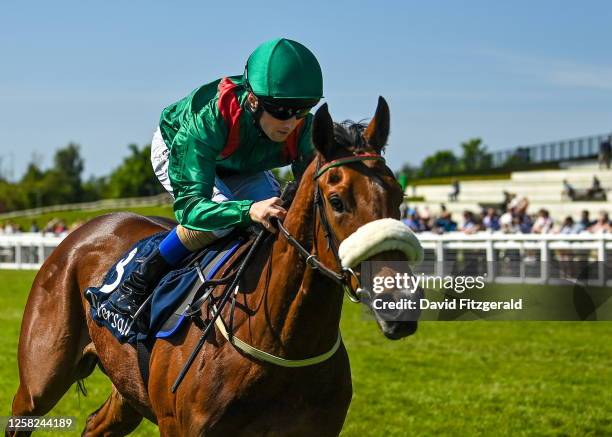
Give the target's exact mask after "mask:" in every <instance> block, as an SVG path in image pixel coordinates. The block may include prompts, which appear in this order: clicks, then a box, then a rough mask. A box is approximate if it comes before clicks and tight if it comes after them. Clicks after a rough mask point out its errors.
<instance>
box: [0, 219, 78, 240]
mask: <svg viewBox="0 0 612 437" xmlns="http://www.w3.org/2000/svg"><path fill="white" fill-rule="evenodd" d="M80 225H81V222H75V223H73V224H72V225H70V226H67V225H66V223H65V222H64V221H63V220H61V219H58V218H53V219H51V220H49V221H48V222H47V224H46V225H45V226H44V227H43V228H42V229H41V228H40V227H39V226H38V224H37V223H36V222H35V221H32V222H31V223H30V225H29V226H28V227H27V228H24V226H22V225H20V224H17V223H13V222H11V221H10V220H9V221H6V222H4V223H2V226H1V227H0V235H14V234H20V233H23V232H32V233H39V232H40V233H43V234H53V235H56V236H63V235H66V234H68V233H69V232H70V231H72V230H73V229H75V228H77V227H78V226H80Z"/></svg>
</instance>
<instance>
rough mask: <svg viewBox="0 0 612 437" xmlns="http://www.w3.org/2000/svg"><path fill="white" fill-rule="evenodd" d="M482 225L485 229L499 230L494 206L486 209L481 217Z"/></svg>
mask: <svg viewBox="0 0 612 437" xmlns="http://www.w3.org/2000/svg"><path fill="white" fill-rule="evenodd" d="M482 225H483V226H484V228H485V229H487V230H490V231H499V229H500V224H499V217H498V216H497V214H496V213H495V209H494V208H488V209H487V214H486V215H485V216H484V217H483V219H482Z"/></svg>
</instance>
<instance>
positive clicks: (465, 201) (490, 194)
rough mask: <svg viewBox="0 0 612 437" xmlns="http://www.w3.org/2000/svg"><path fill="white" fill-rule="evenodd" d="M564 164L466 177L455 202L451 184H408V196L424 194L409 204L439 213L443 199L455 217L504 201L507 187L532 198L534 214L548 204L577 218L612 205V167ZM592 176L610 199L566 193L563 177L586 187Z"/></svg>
mask: <svg viewBox="0 0 612 437" xmlns="http://www.w3.org/2000/svg"><path fill="white" fill-rule="evenodd" d="M562 167H563V168H562V169H559V170H533V171H515V172H512V173H511V175H510V178H509V179H502V180H474V181H463V182H461V191H460V194H459V196H458V201H456V202H449V193H451V191H452V187H451V185H418V186H416V187H410V186H409V187H408V188H407V189H406V196H411V197H414V196H418V197H422V198H423V200H422V201H411V202H409V204H410V206H411V207H416V208H417V209H419V210H420V209H421V208H423V207H429V209H430V211H431V212H432V213H434V214H437V213H439V211H440V204H441V203H444V204H445V205H446V207H447V209H448V211H450V212H451V213H452V214H453V215H454V217H455V220H457V219H459V218H460V215H461V213H463V211H465V210H470V211H473V212H475V213H479V212H480V210H481V207H482V206H483V205H491V204H501V203H502V202H503V200H504V194H503V192H504V191H507V192H509V193H512V194H515V195H517V196H525V197H526V198H527V199H528V200H529V202H530V203H529V208H528V210H527V212H528V213H529V214H535V213H537V211H538V210H539V209H540V208H545V209H547V210H549V212H550V214H551V216H552V217H553V218H554V219H555V220H556V221H560V220H563V218H565V217H566V216H568V215H570V216H572V217H573V218H574V219H577V218H578V217H579V216H580V212H581V211H582V210H585V209H586V210H588V211H589V212H590V213H591V214H592V216H595V215H596V214H597V213H598V212H599V211H600V210H611V209H612V208H610V206H612V203H611V202H610V200H611V199H612V170H606V169H603V170H600V169H599V167H598V163H597V161H595V160H587V161H574V162H572V161H569V162H565V163H562ZM593 176H597V178H598V179H599V180H600V182H601V186H602V188H603V190H604V191H605V192H606V194H607V199H608V201H572V200H569V199H567V198H566V196H564V194H563V180H564V179H566V180H567V181H568V182H569V183H570V184H571V185H572V186H573V188H575V189H576V190H587V189H588V188H590V187H591V184H592V182H593ZM610 212H612V211H610Z"/></svg>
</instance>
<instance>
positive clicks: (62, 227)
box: [53, 220, 68, 235]
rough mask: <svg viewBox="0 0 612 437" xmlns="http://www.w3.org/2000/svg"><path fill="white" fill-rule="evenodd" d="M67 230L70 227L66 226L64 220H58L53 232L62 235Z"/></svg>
mask: <svg viewBox="0 0 612 437" xmlns="http://www.w3.org/2000/svg"><path fill="white" fill-rule="evenodd" d="M67 230H68V228H67V227H66V224H65V223H64V222H63V220H58V221H57V223H56V224H55V226H54V227H53V233H54V234H55V235H61V234H63V233H64V232H66V231H67Z"/></svg>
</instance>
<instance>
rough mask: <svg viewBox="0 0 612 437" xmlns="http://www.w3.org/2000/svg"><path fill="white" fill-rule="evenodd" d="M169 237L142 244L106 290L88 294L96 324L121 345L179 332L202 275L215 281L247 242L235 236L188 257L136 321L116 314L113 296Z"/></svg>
mask: <svg viewBox="0 0 612 437" xmlns="http://www.w3.org/2000/svg"><path fill="white" fill-rule="evenodd" d="M166 235H168V232H161V233H158V234H154V235H152V236H150V237H147V238H145V239H143V240H140V241H139V242H138V243H136V244H135V245H134V246H133V247H132V248H131V249H130V250H129V251H128V252H127V253H126V254H125V255H123V257H122V258H121V259H120V260H119V261H118V262H117V263H115V265H113V267H112V268H111V269H110V270H109V272H108V273H107V274H106V276H105V277H104V281H103V285H102V286H100V287H90V288H88V289H87V290H85V298H86V299H87V301H88V302H89V304H90V307H91V316H92V318H93V319H94V321H95V322H96V323H97V324H98V325H101V326H105V327H106V328H108V330H109V331H111V332H112V334H113V335H114V336H115V337H116V338H117V339H118V340H119V341H120V342H121V343H126V342H127V343H132V344H134V343H136V342H137V340H138V341H144V340H145V339H147V338H150V337H151V336H153V335H155V336H156V337H158V338H162V337H170V336H172V335H173V334H174V333H176V332H178V330H179V328H180V327H181V326H182V325H183V322H184V321H185V319H186V317H185V316H183V315H182V314H183V312H184V311H185V309H186V307H187V305H188V304H189V303H191V302H192V301H193V300H194V298H195V297H197V296H196V293H197V292H198V291H200V288H201V287H200V286H199V285H200V284H201V279H200V274H202V275H203V276H204V278H205V279H211V278H212V277H213V276H214V275H215V274H216V273H217V272H218V271H219V270H220V269H221V268H222V267H223V265H224V264H225V262H226V261H227V260H228V259H229V258H230V257H231V256H232V255H233V254H234V253H236V251H237V250H238V249H239V248H240V246H241V245H242V244H243V243H244V242H245V241H246V240H247V238H246V236H243V235H237V234H235V233H232V234H230V235H228V236H226V237H224V238H221V239H219V240H218V241H216V242H215V243H213V244H212V245H210V246H209V247H207V248H205V249H203V252H204V253H202V251H201V252H199V253H196V254H194V255H193V256H190V257H188V259H187V260H185V261H184V262H183V264H181V265H180V266H178V267H177V268H176V269H174V270H172V271H170V272H169V273H167V274H166V275H165V276H164V277H163V278H162V279H161V280H160V281H159V283H158V284H157V286H156V287H155V289H154V290H153V295H152V298H151V299H149V300H148V301H147V303H146V304H145V306H144V308H142V309H141V310H140V311H141V313H140V315H139V316H138V317H137V319H136V321H134V320H133V319H131V318H130V317H127V316H124V315H123V314H119V313H116V312H115V311H113V310H112V309H111V308H110V307H108V305H107V301H108V299H109V297H110V296H111V294H112V293H114V292H115V291H116V290H118V289H119V287H120V286H121V283H122V282H123V281H124V280H125V279H126V278H127V277H128V276H129V274H130V273H131V272H132V271H133V270H135V269H136V268H137V267H138V265H139V262H140V261H141V260H142V259H144V258H146V257H147V256H148V255H149V254H150V253H151V252H152V251H153V250H154V249H155V248H156V247H157V246H158V245H159V243H160V242H161V241H162V240H163V239H164V238H165V237H166ZM198 269H199V270H200V271H199V272H198ZM198 282H199V283H198Z"/></svg>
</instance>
